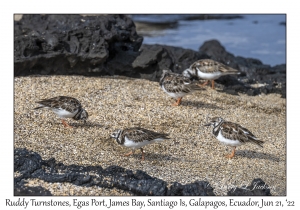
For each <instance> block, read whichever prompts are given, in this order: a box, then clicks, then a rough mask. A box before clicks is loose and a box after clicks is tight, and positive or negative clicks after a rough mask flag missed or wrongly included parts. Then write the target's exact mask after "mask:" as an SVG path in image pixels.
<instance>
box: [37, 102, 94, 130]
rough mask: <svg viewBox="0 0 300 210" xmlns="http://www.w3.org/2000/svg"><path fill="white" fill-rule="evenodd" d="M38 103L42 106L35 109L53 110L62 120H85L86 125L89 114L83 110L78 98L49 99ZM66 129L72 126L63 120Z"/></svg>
mask: <svg viewBox="0 0 300 210" xmlns="http://www.w3.org/2000/svg"><path fill="white" fill-rule="evenodd" d="M36 103H38V104H40V106H39V107H36V108H34V109H35V110H36V109H41V108H46V109H50V110H52V111H53V112H54V113H55V114H56V115H57V116H58V117H60V118H73V119H74V120H83V121H84V123H86V120H87V118H88V113H87V111H86V110H85V109H83V108H82V106H81V104H80V102H79V101H78V100H77V99H76V98H72V97H68V96H57V97H54V98H49V99H42V100H40V101H37V102H36ZM61 120H62V123H63V125H64V126H65V127H70V128H72V126H70V125H69V124H68V123H67V122H66V121H65V120H64V119H61Z"/></svg>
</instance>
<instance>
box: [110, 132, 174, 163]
mask: <svg viewBox="0 0 300 210" xmlns="http://www.w3.org/2000/svg"><path fill="white" fill-rule="evenodd" d="M110 137H111V138H115V139H116V141H117V143H118V144H120V145H122V146H125V147H129V148H131V152H129V153H126V154H125V155H124V156H129V155H132V154H134V152H135V150H136V149H139V148H140V150H141V152H142V160H145V153H144V150H143V148H142V147H143V146H145V145H147V144H152V143H155V142H161V141H163V140H166V139H170V138H168V134H164V133H157V132H155V131H151V130H147V129H145V128H140V127H133V128H125V129H123V130H122V129H117V130H115V131H114V132H113V133H112V134H111V135H110Z"/></svg>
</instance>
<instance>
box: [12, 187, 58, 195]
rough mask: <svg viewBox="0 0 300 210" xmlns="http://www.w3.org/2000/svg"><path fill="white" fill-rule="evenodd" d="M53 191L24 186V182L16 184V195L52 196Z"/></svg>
mask: <svg viewBox="0 0 300 210" xmlns="http://www.w3.org/2000/svg"><path fill="white" fill-rule="evenodd" d="M51 195H52V194H51V192H50V191H49V190H46V189H44V188H42V187H41V186H38V187H28V186H24V184H16V185H15V186H14V196H51Z"/></svg>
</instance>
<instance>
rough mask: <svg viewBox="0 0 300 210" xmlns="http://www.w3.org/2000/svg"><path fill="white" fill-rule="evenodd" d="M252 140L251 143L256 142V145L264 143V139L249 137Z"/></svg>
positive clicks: (261, 145)
mask: <svg viewBox="0 0 300 210" xmlns="http://www.w3.org/2000/svg"><path fill="white" fill-rule="evenodd" d="M251 140H252V141H251V142H252V143H254V144H256V145H258V146H260V147H263V144H264V143H265V142H264V141H262V140H258V139H251Z"/></svg>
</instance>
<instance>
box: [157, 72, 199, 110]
mask: <svg viewBox="0 0 300 210" xmlns="http://www.w3.org/2000/svg"><path fill="white" fill-rule="evenodd" d="M159 85H160V86H161V88H162V89H163V91H164V92H166V93H167V94H168V95H169V96H171V97H172V98H175V99H176V100H177V101H176V102H175V103H174V104H172V105H173V106H178V105H179V104H180V103H181V99H182V97H183V96H185V95H187V94H190V93H192V92H194V91H196V90H203V89H202V88H200V87H199V86H198V85H196V84H194V83H193V82H192V81H191V80H190V79H189V78H188V77H185V76H183V75H181V74H176V73H173V72H172V71H171V70H163V73H162V76H161V79H160V81H159Z"/></svg>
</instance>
